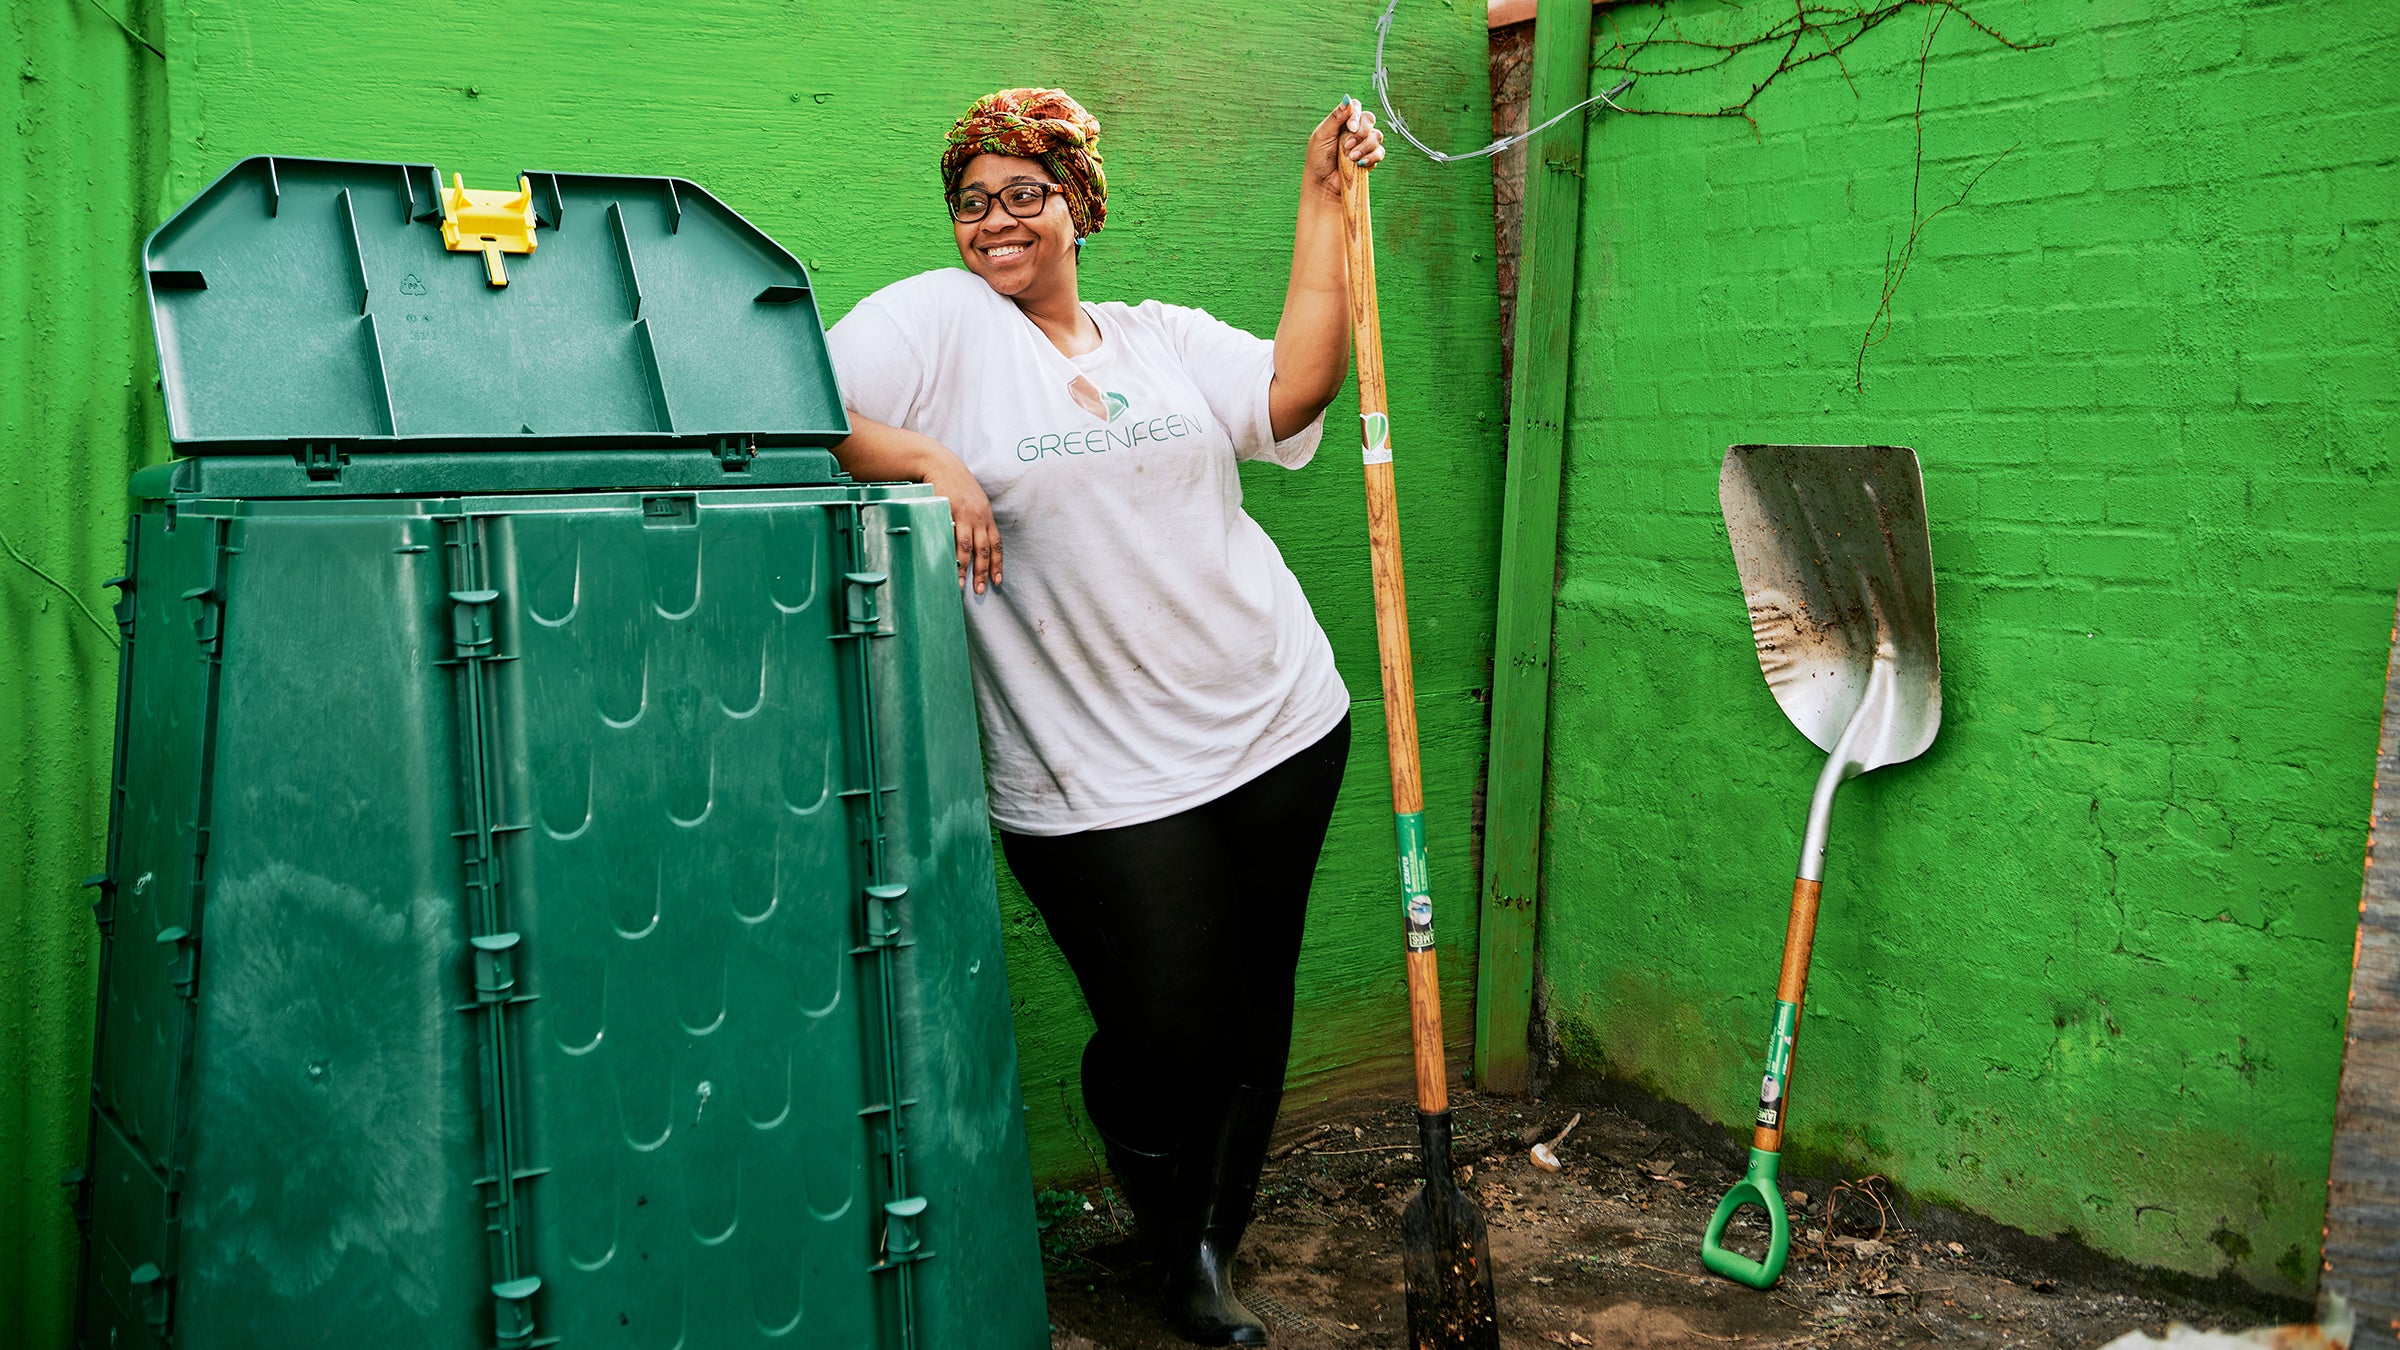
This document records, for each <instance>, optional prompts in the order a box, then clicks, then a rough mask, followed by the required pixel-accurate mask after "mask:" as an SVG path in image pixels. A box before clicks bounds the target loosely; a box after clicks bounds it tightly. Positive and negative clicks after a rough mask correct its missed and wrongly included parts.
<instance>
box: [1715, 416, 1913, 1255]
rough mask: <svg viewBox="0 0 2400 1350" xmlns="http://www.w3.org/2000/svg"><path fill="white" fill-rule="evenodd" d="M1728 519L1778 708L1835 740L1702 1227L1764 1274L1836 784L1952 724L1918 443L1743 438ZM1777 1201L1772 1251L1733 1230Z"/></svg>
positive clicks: (1778, 1222) (1778, 1228)
mask: <svg viewBox="0 0 2400 1350" xmlns="http://www.w3.org/2000/svg"><path fill="white" fill-rule="evenodd" d="M1717 500H1718V503H1719V505H1721V506H1722V507H1723V508H1724V511H1725V533H1726V536H1727V538H1728V539H1729V540H1730V541H1731V542H1732V544H1733V561H1734V566H1735V567H1736V568H1737V569H1738V570H1739V571H1740V572H1741V577H1742V594H1743V597H1744V598H1745V599H1746V600H1748V602H1749V605H1750V633H1751V637H1752V639H1753V641H1754V642H1755V644H1756V645H1757V648H1758V665H1759V669H1760V670H1761V671H1762V672H1763V673H1764V674H1765V675H1766V677H1767V687H1768V688H1769V689H1771V690H1773V691H1774V694H1775V701H1776V703H1778V704H1779V705H1781V706H1782V708H1783V711H1784V715H1785V716H1787V717H1789V718H1791V719H1792V724H1793V725H1795V726H1797V727H1799V728H1800V731H1801V734H1803V735H1805V736H1807V737H1808V738H1809V739H1810V740H1811V741H1814V742H1815V743H1816V744H1817V747H1818V748H1819V749H1822V750H1824V751H1826V752H1828V753H1827V755H1826V758H1825V768H1824V770H1823V771H1822V772H1821V773H1819V774H1818V775H1817V787H1816V792H1815V793H1814V795H1813V796H1811V797H1810V799H1809V804H1808V826H1807V828H1806V830H1804V831H1803V832H1802V835H1801V843H1800V875H1799V878H1798V879H1797V880H1796V881H1794V882H1793V883H1792V912H1791V919H1790V921H1789V923H1788V924H1787V925H1786V927H1785V929H1784V937H1783V973H1782V976H1781V977H1780V978H1779V979H1778V980H1777V981H1776V984H1775V1024H1774V1029H1773V1031H1772V1032H1771V1033H1770V1034H1769V1037H1768V1040H1767V1072H1766V1077H1765V1078H1764V1079H1763V1080H1762V1081H1761V1082H1760V1084H1759V1092H1758V1128H1757V1130H1756V1131H1755V1132H1754V1133H1753V1134H1752V1136H1751V1142H1750V1167H1749V1170H1748V1172H1747V1173H1746V1174H1745V1175H1744V1176H1743V1177H1742V1179H1741V1180H1740V1181H1737V1182H1735V1183H1734V1185H1733V1189H1732V1190H1731V1191H1729V1192H1727V1193H1726V1196H1725V1199H1724V1201H1723V1202H1722V1203H1720V1204H1719V1205H1718V1206H1717V1212H1716V1214H1715V1216H1714V1217H1712V1218H1711V1219H1710V1220H1709V1221H1708V1232H1707V1235H1706V1236H1704V1237H1703V1238H1701V1240H1700V1260H1701V1263H1702V1264H1703V1265H1706V1266H1707V1267H1708V1268H1709V1269H1710V1270H1713V1271H1715V1272H1716V1273H1718V1274H1719V1275H1723V1276H1725V1277H1726V1278H1727V1279H1731V1280H1739V1281H1741V1282H1742V1283H1743V1284H1747V1285H1750V1286H1752V1287H1753V1288H1757V1289H1764V1288H1767V1287H1768V1286H1769V1285H1772V1284H1774V1283H1775V1281H1776V1279H1777V1278H1778V1277H1780V1276H1781V1275H1782V1274H1783V1262H1784V1257H1785V1256H1786V1255H1787V1254H1789V1252H1790V1251H1791V1242H1792V1235H1791V1225H1790V1221H1789V1219H1788V1218H1787V1217H1786V1216H1785V1214H1784V1209H1783V1197H1782V1195H1781V1194H1780V1193H1778V1192H1777V1191H1776V1189H1775V1168H1776V1164H1777V1163H1778V1162H1779V1161H1780V1159H1781V1158H1782V1156H1783V1128H1784V1122H1785V1121H1786V1120H1787V1119H1789V1117H1790V1109H1791V1104H1790V1100H1789V1098H1788V1096H1787V1089H1788V1088H1789V1086H1790V1083H1791V1070H1792V1046H1793V1042H1794V1040H1795V1039H1796V1038H1797V1037H1798V1036H1799V1033H1800V1002H1801V995H1802V994H1803V993H1804V992H1805V991H1806V989H1807V986H1808V954H1809V947H1810V945H1811V944H1812V943H1813V942H1814V941H1815V939H1816V932H1817V895H1818V890H1819V888H1820V885H1821V883H1822V881H1823V878H1824V874H1825V836H1826V832H1827V830H1828V829H1829V828H1830V826H1831V824H1832V820H1833V797H1834V793H1836V792H1837V791H1839V790H1840V789H1841V786H1842V784H1843V783H1845V782H1848V781H1849V780H1850V779H1852V778H1855V777H1857V776H1858V775H1860V774H1862V773H1866V772H1868V771H1869V770H1871V769H1878V768H1881V767H1883V766H1884V765H1886V764H1897V763H1899V762H1901V761H1902V760H1907V759H1915V758H1916V757H1917V756H1918V755H1921V754H1923V753H1925V748H1926V747H1927V746H1929V745H1932V744H1933V737H1934V733H1935V732H1937V731H1939V730H1940V729H1941V725H1942V656H1941V649H1940V646H1939V644H1938V643H1937V642H1936V640H1935V636H1934V625H1933V554H1932V549H1931V546H1930V542H1929V540H1928V537H1927V535H1926V529H1925V485H1924V481H1923V479H1922V477H1921V476H1920V475H1919V473H1918V470H1917V454H1916V452H1915V451H1913V450H1909V449H1905V448H1902V447H1898V446H1849V445H1737V446H1735V447H1733V448H1732V449H1731V450H1728V451H1726V452H1725V467H1724V470H1723V471H1722V473H1721V474H1720V475H1719V477H1718V480H1717ZM1744 1206H1755V1207H1756V1208H1758V1209H1759V1210H1761V1211H1763V1212H1764V1213H1765V1214H1766V1216H1767V1225H1768V1238H1767V1251H1766V1256H1765V1259H1763V1260H1754V1259H1752V1258H1751V1257H1748V1256H1745V1255H1743V1254H1742V1253H1740V1252H1738V1251H1734V1250H1733V1249H1731V1248H1729V1247H1727V1246H1725V1245H1724V1239H1725V1228H1726V1225H1727V1224H1728V1223H1730V1222H1731V1221H1732V1219H1733V1216H1734V1214H1735V1212H1736V1211H1738V1210H1740V1209H1742V1208H1743V1207H1744Z"/></svg>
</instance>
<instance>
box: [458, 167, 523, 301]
mask: <svg viewBox="0 0 2400 1350" xmlns="http://www.w3.org/2000/svg"><path fill="white" fill-rule="evenodd" d="M533 226H534V219H533V182H532V180H530V179H527V178H522V177H520V178H518V179H517V190H516V191H514V192H510V191H507V190H506V189H501V190H499V191H487V190H482V189H476V188H470V187H468V186H467V182H466V175H464V174H457V173H454V174H452V175H450V186H449V187H447V188H444V189H442V247H444V248H447V249H449V250H450V251H451V252H452V253H480V254H482V255H483V273H484V276H485V277H486V278H488V279H489V280H490V281H491V283H492V284H493V285H494V286H505V285H507V284H508V269H507V268H505V267H502V266H501V265H500V255H501V254H503V253H531V252H533V247H534V245H533Z"/></svg>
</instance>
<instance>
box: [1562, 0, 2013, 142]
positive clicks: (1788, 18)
mask: <svg viewBox="0 0 2400 1350" xmlns="http://www.w3.org/2000/svg"><path fill="white" fill-rule="evenodd" d="M1967 4H1968V0H1859V2H1858V3H1853V4H1828V3H1821V2H1820V0H1792V12H1791V13H1789V14H1786V15H1782V16H1781V17H1779V18H1777V19H1776V20H1775V21H1774V22H1773V23H1771V24H1769V25H1767V26H1766V27H1764V28H1761V29H1759V30H1758V31H1756V32H1754V33H1751V34H1749V35H1748V36H1745V37H1736V38H1733V39H1730V40H1727V41H1710V40H1707V39H1703V38H1694V37H1687V36H1685V35H1684V32H1683V30H1682V28H1681V27H1676V28H1674V29H1672V30H1668V29H1667V5H1666V0H1620V3H1618V4H1616V5H1614V6H1612V7H1611V8H1610V9H1609V11H1608V26H1609V40H1608V45H1607V46H1606V47H1598V46H1595V48H1594V50H1593V52H1592V58H1593V59H1592V69H1594V70H1612V71H1620V72H1623V73H1624V74H1627V75H1636V76H1640V77H1642V78H1644V79H1657V78H1663V77H1672V76H1676V75H1701V74H1706V73H1707V72H1709V71H1712V70H1719V69H1722V68H1724V67H1726V66H1729V65H1731V64H1733V63H1734V62H1735V61H1738V60H1740V59H1741V58H1743V57H1745V56H1748V55H1749V54H1751V53H1752V52H1772V51H1775V49H1776V48H1778V47H1780V48H1781V51H1780V52H1779V53H1777V55H1776V61H1775V64H1774V66H1773V67H1772V68H1771V69H1769V70H1768V71H1767V72H1766V73H1765V74H1763V75H1760V76H1759V77H1758V78H1757V79H1755V80H1754V81H1753V82H1752V83H1751V85H1750V91H1749V92H1748V93H1746V94H1744V95H1742V97H1741V98H1740V99H1738V100H1736V101H1734V102H1732V103H1726V104H1721V105H1719V106H1717V107H1714V108H1626V109H1624V110H1623V111H1625V112H1627V113H1631V114H1633V115H1635V116H1644V117H1738V118H1740V119H1742V121H1744V122H1745V123H1748V124H1749V126H1750V129H1751V130H1752V131H1753V132H1755V131H1757V130H1758V118H1757V117H1756V116H1754V115H1753V114H1752V112H1751V108H1752V106H1753V105H1754V104H1756V103H1757V102H1758V97H1759V95H1761V94H1763V93H1765V92H1767V89H1768V87H1769V86H1771V85H1773V84H1774V83H1775V82H1776V81H1777V80H1779V79H1781V78H1783V77H1784V76H1785V75H1788V74H1790V73H1791V72H1793V71H1795V70H1798V69H1800V68H1801V67H1802V66H1806V65H1810V64H1812V63H1814V62H1818V61H1831V62H1833V64H1834V67H1835V69H1837V70H1839V71H1841V72H1842V79H1843V81H1844V82H1845V83H1847V84H1849V86H1850V90H1851V92H1852V93H1856V92H1858V82H1857V81H1856V80H1854V79H1852V78H1851V75H1850V66H1849V63H1848V62H1846V61H1844V60H1843V59H1842V54H1843V53H1844V52H1846V51H1848V50H1849V49H1850V47H1851V46H1852V44H1854V43H1856V42H1857V41H1858V40H1859V39H1860V38H1863V37H1865V36H1866V35H1867V34H1869V33H1872V32H1874V31H1875V30H1876V29H1878V28H1881V27H1882V26H1883V25H1884V24H1886V23H1889V22H1890V21H1892V20H1893V19H1895V18H1897V17H1899V16H1900V15H1902V14H1904V13H1907V12H1908V11H1910V10H1919V9H1921V10H1931V11H1938V16H1937V26H1938V19H1946V18H1948V17H1949V16H1950V15H1952V14H1956V15H1957V16H1958V17H1959V18H1960V19H1961V20H1963V21H1965V22H1966V23H1967V24H1968V25H1970V26H1972V27H1973V28H1974V29H1975V31H1976V32H1978V33H1981V34H1983V35H1984V36H1985V37H1987V38H1990V39H1991V40H1992V41H1994V42H1997V43H1999V44H2000V45H2001V46H2003V47H2006V48H2008V49H2010V50H2011V51H2020V52H2022V51H2031V50H2033V49H2035V48H2037V47H2041V46H2046V45H2047V44H2045V43H2039V42H2019V41H2017V40H2016V39H2014V38H2011V37H2008V36H2007V35H2005V34H2003V33H2001V32H2000V31H1999V30H1998V29H1996V28H1993V27H1992V26H1991V25H1990V24H1987V23H1985V22H1984V21H1983V20H1981V19H1979V18H1977V17H1975V15H1974V13H1973V12H1972V11H1970V10H1969V9H1968V8H1967ZM1645 5H1647V6H1650V7H1652V8H1655V9H1656V10H1657V11H1658V17H1657V18H1656V19H1655V20H1653V21H1652V23H1651V24H1650V28H1649V31H1647V32H1644V33H1641V34H1639V35H1637V36H1632V37H1628V36H1627V35H1626V32H1625V29H1624V25H1623V24H1621V23H1620V22H1619V19H1618V16H1619V15H1620V14H1621V13H1622V12H1623V11H1625V10H1630V9H1635V8H1638V7H1641V6H1645ZM1662 30H1665V31H1662ZM1811 42H1814V43H1815V44H1816V46H1815V48H1814V49H1813V50H1803V47H1804V45H1805V44H1808V43H1811ZM1653 52H1656V53H1659V54H1660V57H1661V62H1660V63H1658V64H1652V63H1650V62H1647V61H1645V60H1644V58H1645V57H1647V56H1649V55H1650V54H1651V53H1653Z"/></svg>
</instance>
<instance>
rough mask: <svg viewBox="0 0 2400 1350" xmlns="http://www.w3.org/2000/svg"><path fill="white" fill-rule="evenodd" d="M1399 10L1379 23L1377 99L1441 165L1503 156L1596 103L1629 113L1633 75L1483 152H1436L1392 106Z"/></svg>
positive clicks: (1390, 10)
mask: <svg viewBox="0 0 2400 1350" xmlns="http://www.w3.org/2000/svg"><path fill="white" fill-rule="evenodd" d="M1399 8H1400V0H1392V2H1391V4H1390V5H1388V6H1386V7H1385V9H1384V11H1383V17H1382V18H1380V19H1377V20H1376V21H1375V97H1376V98H1377V99H1378V100H1380V101H1381V102H1382V104H1383V115H1384V117H1385V119H1386V120H1388V121H1389V122H1390V123H1391V124H1392V130H1394V131H1397V132H1399V133H1400V138H1401V139H1402V140H1404V141H1407V142H1408V143H1409V144H1410V145H1413V146H1415V147H1417V149H1419V150H1422V151H1424V152H1425V157H1426V158H1428V159H1431V160H1433V161H1434V162H1435V163H1437V164H1455V163H1457V162H1459V161H1461V160H1468V159H1482V158H1483V157H1484V156H1486V155H1496V154H1499V153H1500V152H1501V151H1503V150H1506V149H1507V148H1508V147H1510V146H1512V145H1515V144H1516V143H1517V142H1519V141H1523V140H1529V139H1531V138H1533V137H1535V136H1538V135H1540V134H1541V133H1542V132H1545V131H1548V130H1549V129H1550V128H1552V127H1554V126H1557V125H1558V124H1559V123H1561V122H1564V121H1565V120H1567V119H1568V118H1569V117H1572V116H1574V115H1575V114H1576V113H1579V112H1582V111H1583V110H1584V109H1586V108H1588V107H1590V106H1592V105H1593V104H1595V103H1605V104H1607V105H1608V106H1609V107H1611V108H1616V110H1617V111H1618V112H1623V111H1625V110H1624V109H1623V108H1619V107H1617V95H1619V94H1622V93H1624V92H1625V91H1626V90H1628V89H1631V88H1632V87H1633V80H1634V77H1633V76H1631V75H1628V76H1626V77H1625V78H1624V79H1623V80H1620V81H1619V82H1618V83H1617V87H1616V88H1614V89H1611V90H1609V91H1608V92H1607V93H1605V94H1594V95H1592V96H1591V97H1590V98H1587V99H1585V100H1584V101H1583V102H1581V103H1578V104H1576V105H1575V106H1574V107H1572V108H1569V109H1567V110H1566V111H1565V112H1562V113H1560V114H1559V115H1558V116H1556V117H1553V118H1551V119H1550V120H1549V121H1547V122H1544V123H1542V124H1541V125H1540V126H1538V127H1528V128H1526V129H1525V130H1523V131H1520V132H1518V133H1517V134H1516V135H1514V136H1503V137H1501V138H1500V139H1499V140H1496V141H1494V142H1492V143H1491V144H1490V145H1487V146H1485V147H1483V148H1482V149H1481V150H1469V151H1467V152H1466V153H1464V154H1458V155H1453V154H1450V153H1448V152H1446V151H1442V150H1436V149H1434V148H1433V147H1432V146H1430V145H1427V144H1426V143H1425V142H1423V141H1420V140H1418V139H1417V136H1416V133H1415V132H1413V131H1410V130H1409V129H1408V119H1407V118H1404V117H1402V116H1401V115H1400V110H1399V109H1398V108H1395V107H1393V106H1392V73H1391V72H1390V71H1388V70H1386V69H1384V65H1383V44H1384V40H1385V39H1386V38H1389V37H1390V36H1391V35H1392V15H1393V14H1394V13H1395V12H1397V11H1398V10H1399Z"/></svg>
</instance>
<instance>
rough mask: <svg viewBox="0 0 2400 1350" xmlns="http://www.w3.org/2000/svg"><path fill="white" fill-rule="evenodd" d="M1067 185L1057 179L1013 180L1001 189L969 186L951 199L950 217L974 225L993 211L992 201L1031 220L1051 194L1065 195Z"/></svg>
mask: <svg viewBox="0 0 2400 1350" xmlns="http://www.w3.org/2000/svg"><path fill="white" fill-rule="evenodd" d="M1066 191H1067V190H1066V188H1064V187H1062V186H1060V185H1059V184H1057V183H1011V184H1009V185H1008V186H1007V187H1004V188H1002V189H1000V191H999V192H998V193H990V192H983V191H979V190H977V189H975V188H968V189H967V190H966V191H964V192H961V193H959V194H958V195H957V196H955V197H952V198H951V199H950V218H951V219H952V220H955V221H957V222H958V223H959V224H961V225H972V224H974V223H975V222H976V221H979V220H981V219H983V218H984V217H985V216H988V215H990V214H991V213H992V203H993V202H995V201H996V202H998V203H1000V209H1002V210H1004V211H1006V212H1008V213H1009V214H1010V215H1012V216H1015V217H1016V218H1017V219H1019V220H1031V219H1033V218H1034V217H1035V216H1038V215H1040V214H1041V213H1042V211H1043V210H1044V209H1045V208H1046V207H1048V206H1049V205H1050V194H1051V193H1053V192H1055V193H1058V194H1060V195H1062V196H1063V195H1065V193H1066Z"/></svg>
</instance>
